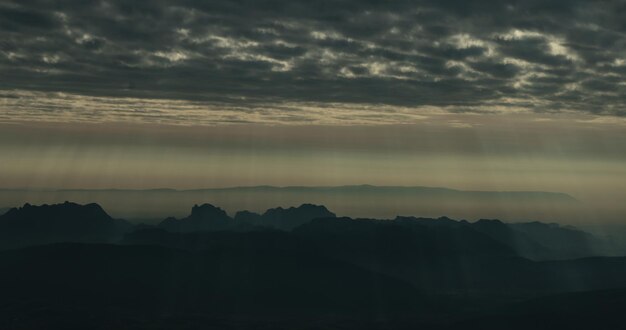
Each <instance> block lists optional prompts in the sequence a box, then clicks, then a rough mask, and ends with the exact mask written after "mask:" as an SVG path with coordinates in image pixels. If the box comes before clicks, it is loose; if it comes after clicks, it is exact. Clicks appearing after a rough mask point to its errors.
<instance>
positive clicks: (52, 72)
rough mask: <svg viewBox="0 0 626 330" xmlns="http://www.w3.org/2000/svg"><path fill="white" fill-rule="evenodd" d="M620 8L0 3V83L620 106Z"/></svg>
mask: <svg viewBox="0 0 626 330" xmlns="http://www.w3.org/2000/svg"><path fill="white" fill-rule="evenodd" d="M624 17H626V3H624V2H623V1H599V2H590V1H539V0H537V1H508V2H506V1H451V0H450V1H435V0H432V1H382V0H370V1H360V0H359V1H357V0H345V1H330V0H325V1H277V0H274V1H251V0H248V1H245V0H241V1H226V0H212V1H193V0H187V1H118V0H112V1H85V0H80V1H79V0H75V1H43V0H41V1H4V2H3V3H2V4H0V74H1V75H2V79H1V80H0V88H2V89H5V90H14V89H15V90H19V89H22V90H24V89H28V90H35V91H61V92H72V93H78V94H84V95H92V96H118V97H119V96H128V97H136V98H143V97H146V98H169V99H184V100H192V101H208V102H224V103H232V104H239V105H241V104H246V103H251V104H252V103H253V104H256V105H258V104H276V103H280V102H317V103H326V102H342V103H371V104H388V105H398V106H457V107H459V108H458V109H457V111H459V109H462V108H463V107H467V108H468V109H477V107H478V106H480V105H481V104H489V105H501V106H506V105H512V106H521V107H524V108H528V109H532V110H536V111H558V110H579V111H586V112H592V113H602V114H614V115H626V113H625V112H624V108H625V105H626V84H625V83H624V82H625V81H626V55H625V54H626V24H625V23H624V19H623V18H624Z"/></svg>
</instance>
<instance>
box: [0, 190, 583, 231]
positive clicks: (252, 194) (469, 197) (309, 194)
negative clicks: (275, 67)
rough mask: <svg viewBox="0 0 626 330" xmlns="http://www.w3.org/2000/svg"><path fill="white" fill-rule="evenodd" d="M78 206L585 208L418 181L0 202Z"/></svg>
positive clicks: (481, 211) (516, 216) (544, 212)
mask: <svg viewBox="0 0 626 330" xmlns="http://www.w3.org/2000/svg"><path fill="white" fill-rule="evenodd" d="M65 200H70V201H75V202H79V203H87V202H91V201H98V202H99V203H100V205H102V206H103V207H105V208H106V209H107V211H109V212H110V214H113V215H115V216H116V217H121V218H125V219H153V220H156V219H164V218H166V217H168V216H174V217H176V218H179V219H180V218H183V217H186V216H187V215H188V210H189V206H190V205H193V204H198V205H201V204H203V203H206V202H210V203H211V204H213V205H218V206H219V207H220V208H222V209H224V210H226V211H227V212H228V213H229V214H231V215H234V214H235V213H236V212H237V211H240V210H248V211H252V212H254V213H259V214H262V213H263V212H264V211H265V210H267V209H269V208H274V207H276V206H277V205H283V206H297V205H301V204H304V203H311V204H317V205H325V206H326V207H328V208H329V209H331V210H333V212H335V213H337V214H342V215H345V216H351V217H373V218H393V217H395V216H396V215H415V214H419V215H427V216H431V217H438V216H442V215H447V216H450V217H454V218H465V219H480V218H490V219H501V220H506V221H519V220H520V219H533V220H538V221H550V222H553V221H556V222H561V223H566V222H567V223H576V222H580V221H582V220H584V216H583V213H582V212H580V210H581V209H584V205H582V204H581V203H579V202H578V201H577V200H576V199H575V198H573V197H572V196H570V195H567V194H564V193H559V192H544V191H471V190H459V189H449V188H437V187H422V186H372V185H352V186H334V187H299V186H288V187H275V186H253V187H230V188H210V189H193V190H174V189H146V190H124V189H100V190H99V189H74V190H25V189H22V190H19V189H13V190H6V189H5V190H3V189H0V204H4V205H21V204H23V203H25V202H29V203H58V202H62V201H65Z"/></svg>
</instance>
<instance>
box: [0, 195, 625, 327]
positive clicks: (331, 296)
mask: <svg viewBox="0 0 626 330" xmlns="http://www.w3.org/2000/svg"><path fill="white" fill-rule="evenodd" d="M0 242H1V244H2V249H3V251H0V291H1V292H2V295H0V328H2V329H5V328H6V329H10V328H11V326H12V324H14V322H15V320H27V321H28V322H27V323H28V324H29V325H30V328H33V329H37V328H72V326H74V325H75V324H92V323H93V322H96V323H98V324H100V325H102V326H103V327H104V328H111V327H115V325H116V324H124V325H125V326H127V327H128V328H140V329H153V328H155V327H156V328H158V329H164V328H163V325H164V324H170V325H172V326H174V327H179V326H180V325H181V324H180V322H181V320H186V321H185V322H188V320H190V319H193V320H196V321H197V323H196V325H197V327H195V328H194V327H191V328H193V329H200V328H203V327H204V326H207V325H208V324H210V325H212V326H215V327H218V328H219V327H220V326H225V325H229V326H230V325H232V326H233V327H234V328H237V326H240V327H241V328H246V326H247V325H249V324H248V323H246V322H251V323H253V324H256V325H258V324H262V323H263V322H264V321H263V320H271V321H272V322H278V323H280V324H281V327H282V328H293V327H298V328H300V327H302V326H304V325H306V324H309V323H310V322H321V323H316V324H319V325H320V326H321V327H329V328H336V327H337V326H338V324H343V325H344V326H348V328H350V327H351V328H359V329H361V328H363V326H364V325H368V326H370V327H372V324H378V323H376V322H380V321H381V320H386V321H384V322H383V324H382V325H380V327H382V328H395V326H393V322H398V323H397V325H403V326H411V327H418V328H419V327H421V328H427V329H466V328H468V327H465V325H469V328H476V329H482V328H483V327H486V328H489V327H491V328H494V329H496V328H498V325H499V324H518V323H517V322H518V321H517V319H516V318H521V321H523V320H525V319H527V318H528V316H525V315H534V314H533V313H535V314H536V313H539V314H540V315H542V316H541V317H544V318H548V319H549V320H552V321H553V322H561V323H559V324H569V325H571V324H574V325H586V326H589V324H590V323H589V322H587V323H585V322H586V321H585V320H591V319H585V318H582V319H581V317H583V316H584V315H591V316H590V317H598V315H604V316H603V317H606V318H607V319H609V320H615V319H617V318H618V317H619V316H620V315H621V312H619V311H618V310H617V309H615V308H613V309H602V310H600V309H598V308H596V307H593V306H597V303H598V302H599V301H601V300H602V299H611V301H613V302H615V303H616V304H617V305H618V306H623V305H624V304H623V302H626V293H625V292H624V290H622V289H620V288H624V287H626V258H624V257H606V256H600V255H601V254H603V252H602V251H603V250H602V249H603V248H605V246H604V245H603V242H602V241H601V240H600V239H599V238H597V237H594V236H593V235H591V234H588V233H585V232H583V231H580V230H577V229H575V228H571V227H562V226H559V225H556V224H545V223H540V222H530V223H516V224H507V223H504V222H502V221H499V220H480V221H476V222H468V221H465V220H458V221H457V220H453V219H450V218H447V217H441V218H436V219H433V218H418V217H396V218H394V219H388V220H378V219H352V218H347V217H337V216H336V215H335V214H334V213H332V212H331V211H329V210H328V209H327V208H326V207H324V206H320V205H313V204H303V205H300V206H298V207H289V208H282V207H278V208H272V209H269V210H267V211H265V212H263V213H261V214H258V213H253V212H249V211H241V212H237V213H236V214H235V215H234V216H233V217H231V216H230V215H229V214H227V213H226V212H225V211H224V210H222V209H221V208H219V207H217V206H213V205H211V204H202V205H195V206H193V207H192V209H191V213H190V214H189V215H188V216H186V217H183V218H180V219H176V218H167V219H165V220H163V221H162V222H160V223H158V224H157V225H145V224H133V223H130V222H128V221H125V220H121V219H114V218H112V217H110V216H109V215H108V214H107V213H106V212H105V211H104V210H103V209H102V208H101V207H100V206H98V205H97V204H86V205H80V204H76V203H70V202H65V203H62V204H55V205H41V206H33V205H30V204H26V205H24V206H23V207H20V208H13V209H10V210H8V211H7V212H6V213H5V214H4V215H2V216H0ZM582 291H584V292H587V293H586V294H585V295H582V294H579V292H582ZM564 301H568V302H570V301H571V302H572V304H573V305H571V308H572V309H571V311H570V310H560V309H556V308H555V307H554V306H555V305H554V304H555V303H556V304H560V303H563V302H564ZM520 302H521V303H520ZM594 302H595V305H594ZM33 304H36V305H37V306H38V309H36V310H35V312H33V309H32V306H33ZM590 304H592V305H590ZM538 306H539V307H538ZM590 306H591V307H590ZM583 309H584V312H585V313H587V314H585V313H583ZM37 311H47V312H45V313H44V312H41V313H40V312H37ZM547 312H549V314H545V313H547ZM490 313H492V314H493V315H497V317H498V318H493V317H488V316H489V315H491V314H490ZM564 313H565V314H566V315H568V317H564V316H563V315H564ZM70 315H73V316H72V317H69V316H70ZM322 315H323V316H322ZM216 317H217V318H218V320H216ZM551 318H552V319H551ZM176 320H178V321H176ZM497 320H500V321H501V322H504V323H498V322H497ZM571 320H577V321H572V322H573V323H572V322H570V321H571ZM521 321H520V323H519V324H520V325H521V324H524V323H523V322H521ZM552 321H551V322H552ZM59 322H60V323H59ZM72 322H74V323H75V324H74V323H72ZM90 322H91V323H90ZM168 322H169V323H168ZM176 322H179V323H176ZM216 322H217V323H216ZM224 322H226V323H224ZM242 322H243V323H242ZM324 322H330V323H328V324H327V323H324ZM388 322H392V323H388ZM493 322H495V323H493ZM563 322H566V323H563ZM567 322H570V323H567ZM278 323H277V324H278ZM20 324H22V325H23V324H25V323H23V322H21V323H20ZM390 324H391V325H390ZM546 324H555V323H550V322H548V323H546ZM159 327H160V328H159ZM281 327H279V328H281ZM380 327H378V326H374V328H380ZM26 328H29V327H26ZM521 328H524V327H521Z"/></svg>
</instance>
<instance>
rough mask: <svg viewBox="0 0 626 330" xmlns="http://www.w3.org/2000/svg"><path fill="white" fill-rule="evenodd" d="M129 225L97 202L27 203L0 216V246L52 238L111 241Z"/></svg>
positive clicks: (24, 243) (42, 242)
mask: <svg viewBox="0 0 626 330" xmlns="http://www.w3.org/2000/svg"><path fill="white" fill-rule="evenodd" d="M131 228H132V225H131V224H130V223H128V222H126V221H124V220H119V219H113V218H111V217H110V216H109V215H108V214H107V213H106V212H105V211H104V210H103V209H102V208H101V207H100V206H99V205H98V204H95V203H92V204H86V205H79V204H75V203H70V202H65V203H63V204H54V205H47V204H44V205H41V206H33V205H30V204H28V203H26V204H24V206H22V207H20V208H12V209H10V210H9V211H7V212H6V213H5V214H3V215H2V216H0V247H2V248H14V247H20V246H28V245H37V244H45V243H53V242H114V241H117V240H118V239H120V238H121V236H122V235H123V234H124V233H125V232H126V231H128V230H130V229H131Z"/></svg>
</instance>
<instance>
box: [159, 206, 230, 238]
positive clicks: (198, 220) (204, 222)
mask: <svg viewBox="0 0 626 330" xmlns="http://www.w3.org/2000/svg"><path fill="white" fill-rule="evenodd" d="M233 226H234V223H233V219H231V218H230V217H229V216H228V214H226V212H225V211H224V210H222V209H221V208H219V207H216V206H213V205H211V204H202V205H200V206H198V205H194V206H193V207H192V208H191V214H190V215H189V216H187V217H185V218H183V219H180V220H178V219H175V218H167V219H165V220H163V221H162V222H161V223H160V224H159V227H161V228H164V229H166V230H169V231H173V232H193V231H206V230H226V229H230V228H231V227H233Z"/></svg>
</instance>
